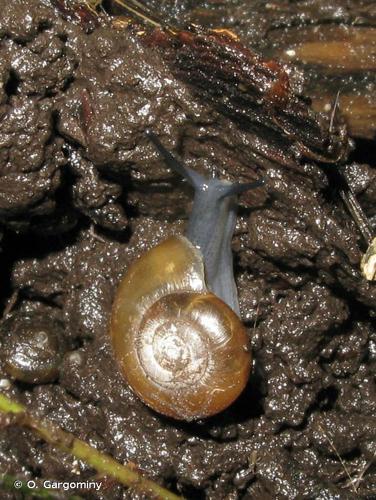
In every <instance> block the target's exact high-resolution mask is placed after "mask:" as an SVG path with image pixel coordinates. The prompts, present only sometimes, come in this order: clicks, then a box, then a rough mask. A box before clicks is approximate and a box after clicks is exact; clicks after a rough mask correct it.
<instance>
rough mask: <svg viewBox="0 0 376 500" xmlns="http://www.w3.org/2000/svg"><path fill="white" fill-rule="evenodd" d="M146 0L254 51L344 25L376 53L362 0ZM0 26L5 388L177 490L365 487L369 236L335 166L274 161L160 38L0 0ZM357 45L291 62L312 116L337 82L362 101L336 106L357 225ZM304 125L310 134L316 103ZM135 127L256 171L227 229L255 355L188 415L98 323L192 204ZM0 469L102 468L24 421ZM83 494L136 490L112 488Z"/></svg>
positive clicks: (209, 165)
mask: <svg viewBox="0 0 376 500" xmlns="http://www.w3.org/2000/svg"><path fill="white" fill-rule="evenodd" d="M71 3H73V2H71ZM59 4H60V8H57V7H56V6H57V5H59ZM149 5H151V6H152V7H155V8H157V9H158V12H159V13H161V15H162V16H164V17H165V18H166V19H168V20H169V22H171V23H176V24H178V25H181V26H183V25H185V24H187V23H188V22H190V21H192V22H195V23H197V22H199V21H200V22H201V23H202V24H205V25H206V26H211V27H218V26H227V27H229V28H231V29H232V30H234V31H236V32H237V33H238V34H239V35H240V36H241V37H242V40H243V41H244V43H245V44H246V45H247V46H249V47H254V48H255V49H257V50H258V51H259V52H260V53H262V54H264V55H265V57H268V58H270V57H274V56H279V57H282V56H281V54H282V55H283V54H285V55H286V50H287V51H290V52H288V54H287V55H288V56H289V57H290V59H291V57H293V56H294V53H293V52H291V50H292V49H291V47H294V50H295V55H296V54H298V56H299V54H300V52H299V50H298V48H299V47H300V45H299V44H302V43H303V41H304V40H305V38H304V36H306V37H307V39H309V40H312V36H313V35H312V30H313V29H314V27H315V26H316V27H317V29H316V33H317V32H318V31H319V32H320V36H319V39H320V40H321V41H322V42H323V43H324V44H325V43H326V40H327V38H326V36H328V37H329V38H330V37H331V38H330V39H333V37H334V35H333V33H335V36H337V37H338V36H339V35H338V32H337V31H336V30H338V29H339V30H340V31H341V33H342V32H343V31H346V30H347V32H348V30H350V28H351V29H354V26H355V27H359V29H364V28H366V29H367V30H368V31H369V33H368V34H367V36H365V37H363V38H362V40H363V42H362V43H363V44H366V45H367V43H369V44H370V46H372V43H371V41H372V36H373V37H375V34H376V28H375V25H376V12H375V8H374V5H373V2H371V1H369V2H366V1H360V2H359V1H357V2H355V1H353V2H352V1H345V0H341V1H340V0H336V1H333V2H331V4H330V5H328V2H321V1H319V0H310V1H302V2H300V1H299V2H285V1H275V2H273V3H268V4H266V3H265V2H257V1H251V0H249V1H245V0H244V1H231V2H219V1H206V2H190V1H182V2H176V1H168V2H163V4H162V5H161V6H159V2H156V1H155V2H149ZM105 7H106V8H107V10H108V11H111V9H112V12H114V13H117V14H119V13H120V12H119V9H118V8H116V7H114V6H113V5H111V2H107V4H105ZM373 29H374V31H372V30H373ZM291 33H292V34H291ZM328 33H329V35H328ZM362 33H363V32H362ZM372 33H373V35H372ZM303 35H304V36H303ZM294 36H295V38H294ZM351 36H352V35H351ZM354 36H355V35H354ZM350 38H351V37H350ZM0 39H1V41H0V79H1V83H2V85H1V86H0V220H1V233H2V240H1V260H2V266H1V283H2V285H1V290H0V293H1V300H2V308H3V320H2V322H1V344H2V347H1V353H2V355H1V367H0V372H1V374H0V387H1V391H2V392H4V393H6V394H7V395H9V396H11V397H13V398H15V399H17V400H19V401H21V402H22V403H24V404H25V405H27V407H28V408H30V410H31V411H32V412H33V413H34V414H35V415H38V416H45V417H48V419H50V420H52V421H53V422H55V423H56V424H58V425H59V426H61V427H62V428H64V429H66V430H68V431H70V432H72V433H74V434H75V435H76V436H78V437H80V438H82V439H84V440H86V441H87V442H89V443H91V444H92V445H94V446H96V447H97V448H98V449H100V450H103V451H105V452H108V453H110V454H111V455H112V456H113V457H115V458H116V459H118V460H119V461H121V462H124V463H127V462H131V463H133V464H135V466H136V467H137V468H138V469H139V470H141V471H143V472H144V473H145V474H146V475H147V476H148V477H150V478H152V479H155V480H156V481H157V482H159V483H160V484H163V485H165V486H166V487H167V488H170V489H171V490H172V491H175V492H177V493H180V494H182V495H184V496H185V497H186V498H192V499H193V498H194V499H200V498H202V499H204V498H207V499H213V500H214V499H215V500H217V499H236V498H242V499H246V498H247V499H251V498H252V499H260V500H261V499H262V500H265V499H269V498H270V499H275V498H277V499H286V498H287V499H293V498H299V499H301V498H307V499H308V498H315V499H316V498H317V499H351V498H367V499H371V498H375V495H376V465H375V452H376V443H375V433H376V430H375V410H376V397H375V396H376V392H375V386H374V368H375V359H376V344H375V342H376V329H375V312H376V309H375V308H376V286H375V285H374V284H372V283H369V282H366V281H365V280H364V279H363V278H362V276H361V274H360V271H359V261H360V257H361V252H362V251H364V242H363V241H362V238H361V235H360V233H359V232H358V230H357V228H356V226H355V224H354V222H353V220H352V219H351V217H350V216H349V214H348V212H347V211H346V209H345V207H344V205H343V204H342V202H341V200H340V198H339V196H338V193H337V190H336V186H335V185H333V182H329V180H328V177H327V175H326V170H325V169H326V168H329V167H328V166H327V165H326V164H325V163H318V162H315V161H312V160H309V159H307V158H305V157H304V154H296V149H294V145H292V144H290V143H288V142H286V140H284V142H283V147H284V149H283V150H282V146H281V144H282V143H279V142H278V141H279V136H278V137H276V138H275V143H276V145H277V146H279V147H281V162H278V160H277V159H276V155H275V154H268V150H267V149H265V148H264V149H263V146H262V145H261V146H260V145H259V142H260V141H261V142H262V141H266V143H267V142H268V140H269V137H268V134H266V133H265V128H258V125H257V126H248V125H247V124H246V125H244V123H240V122H239V121H238V120H237V118H236V116H233V115H231V114H228V113H225V112H222V110H221V108H220V107H218V106H215V103H213V101H212V100H209V99H206V95H205V93H202V92H201V93H200V92H198V91H197V88H195V87H194V85H192V83H190V82H189V81H187V79H186V78H183V77H181V74H180V73H179V72H176V71H173V68H172V67H171V61H170V60H166V58H165V57H163V51H162V52H161V51H159V50H156V49H155V48H154V47H151V46H150V45H146V44H145V43H143V41H142V38H140V36H139V35H138V34H137V33H136V32H135V31H134V30H132V29H124V28H122V29H120V28H117V29H115V28H114V27H113V26H112V25H111V22H110V20H104V19H103V20H101V22H99V23H98V22H96V21H95V17H94V20H93V19H91V18H90V17H89V16H88V17H85V18H84V19H83V18H82V16H81V17H80V16H78V17H77V16H75V15H72V14H71V13H70V12H69V11H66V10H64V9H62V8H61V2H60V3H59V2H52V3H51V2H49V1H48V0H13V1H12V2H11V4H9V2H6V1H5V0H1V1H0ZM374 39H375V38H373V40H374ZM350 42H351V40H350ZM373 44H374V41H373ZM358 45H359V44H358ZM358 45H357V47H358ZM373 47H374V45H373ZM305 48H306V47H305ZM311 48H312V47H311ZM363 48H364V47H363ZM366 48H367V47H366ZM367 50H368V52H366V56H364V57H363V56H362V57H363V59H362V57H361V55H359V59H362V60H364V64H363V66H362V64H360V66H359V64H358V66H357V65H355V63H354V61H353V62H352V65H351V64H350V63H349V64H347V62H346V61H347V59H346V57H344V59H343V64H342V65H339V66H340V67H337V66H338V65H337V66H335V65H333V63H332V62H330V61H329V62H328V61H326V62H325V61H324V62H322V61H321V62H320V63H319V62H317V60H315V59H313V62H312V60H311V59H310V60H308V59H307V60H306V59H304V57H306V55H305V56H304V57H303V56H302V57H301V59H299V58H298V56H297V58H296V60H293V61H290V63H292V64H293V65H292V66H289V72H290V75H291V78H292V79H293V80H294V81H295V83H294V85H295V87H294V88H295V90H294V92H296V93H300V92H301V93H303V94H304V95H305V96H306V97H307V98H309V97H311V98H313V99H314V102H316V104H317V109H319V108H320V102H319V101H320V100H319V99H318V97H319V98H322V99H323V100H322V102H321V104H322V105H323V106H324V107H325V104H328V103H329V104H330V103H332V102H333V96H334V97H335V95H336V93H337V90H338V85H339V82H341V85H342V86H343V88H344V90H343V92H344V94H346V96H348V95H350V97H349V99H351V98H353V99H355V98H357V99H358V100H357V101H356V102H355V104H354V101H353V104H352V105H351V103H350V105H349V106H350V107H349V108H346V109H345V111H346V113H345V114H347V118H346V119H347V120H348V122H351V129H350V139H351V140H350V143H348V142H347V139H346V141H345V142H346V145H347V146H349V149H350V148H351V149H352V151H351V152H346V158H345V161H343V162H342V163H343V164H342V165H341V167H340V168H342V170H343V172H345V173H346V175H347V178H348V180H349V182H350V184H351V186H352V187H353V189H354V191H355V192H356V193H357V195H358V199H359V201H360V203H361V205H362V206H363V208H364V209H365V211H366V213H367V215H368V216H369V217H370V218H371V221H372V220H375V217H374V216H375V213H376V170H375V166H376V160H375V158H376V156H375V152H376V151H375V150H376V148H375V142H374V129H375V123H374V116H375V113H374V109H375V101H374V94H375V91H374V85H375V80H376V78H375V72H374V70H375V67H376V55H375V52H374V49H373V52H372V50H371V52H369V47H368V48H367ZM302 51H303V49H302ZM302 53H303V55H304V54H307V52H304V51H303V52H302ZM322 53H323V52H320V54H321V55H322ZM324 53H325V50H324ZM359 54H363V55H364V54H365V50H363V52H361V53H359ZM316 56H317V57H318V55H317V54H316ZM345 56H346V54H345ZM307 57H308V56H307ZM282 58H283V57H282ZM355 59H357V58H355ZM315 61H316V62H315ZM325 96H326V97H325ZM351 96H352V97H351ZM324 97H325V99H326V101H325V99H324ZM315 99H316V100H315ZM372 99H373V100H372ZM324 101H325V102H324ZM346 102H347V101H346ZM365 102H366V104H365ZM359 103H361V105H360V104H359ZM367 103H368V104H367ZM351 106H352V107H351ZM344 107H346V106H344ZM327 111H328V109H327ZM315 119H317V120H318V122H320V123H321V122H322V123H323V125H320V127H321V129H325V124H328V123H329V120H330V109H329V112H328V113H327V115H325V116H322V117H319V116H317V118H315ZM148 127H149V128H151V129H152V130H153V131H154V132H155V133H156V134H157V135H158V136H159V137H160V138H161V140H162V141H163V142H164V144H165V145H166V147H168V148H170V149H171V150H173V151H175V153H176V154H178V155H180V157H181V158H182V159H183V160H184V161H185V162H186V163H187V164H188V165H190V166H192V167H194V168H196V169H197V170H199V171H201V172H203V173H207V175H211V174H212V172H213V170H215V171H216V172H217V174H218V175H220V176H221V177H223V178H228V179H237V180H243V181H246V180H249V179H254V178H257V177H259V176H260V175H267V179H268V180H267V183H266V186H265V187H264V188H262V189H259V190H257V191H255V192H250V193H247V194H245V195H244V196H243V197H242V199H241V201H240V208H239V215H238V224H237V229H236V234H235V236H234V240H233V251H234V260H235V275H236V281H237V285H238V289H239V295H240V308H241V314H242V318H243V320H244V322H245V324H246V326H247V327H248V333H249V337H250V342H251V345H252V350H253V354H254V358H255V369H254V371H253V374H252V376H251V378H250V380H249V384H248V386H247V388H246V390H245V391H244V393H243V394H242V395H241V397H240V398H239V399H238V400H237V401H236V403H235V404H233V405H232V406H231V407H230V408H229V409H228V410H226V411H225V412H223V413H222V414H220V415H218V416H216V417H213V418H210V419H207V420H205V421H199V422H194V423H181V422H175V421H173V420H169V419H167V418H164V417H161V416H160V415H158V414H156V413H154V412H153V411H151V410H150V409H148V408H147V407H146V406H144V405H143V404H142V403H141V402H140V400H139V399H138V398H137V397H136V396H135V395H134V394H133V393H132V392H131V390H130V389H129V387H128V386H127V385H126V383H125V382H124V381H123V380H122V378H121V376H120V374H119V371H118V369H117V367H116V365H115V363H114V358H113V355H112V352H111V346H110V344H109V338H108V334H107V330H108V322H109V314H110V308H111V303H112V300H113V296H114V292H115V290H116V286H117V284H118V282H119V280H120V278H121V276H122V274H123V273H124V271H125V270H126V269H127V266H128V265H129V264H130V263H131V262H132V261H133V260H134V259H136V258H137V257H138V256H139V255H140V254H141V253H142V252H144V251H145V250H147V249H148V248H150V247H152V246H153V245H155V244H156V243H157V242H158V241H161V240H162V239H163V238H165V237H166V236H168V235H170V234H173V233H181V232H183V231H184V226H185V223H186V220H187V217H188V215H189V209H190V203H191V200H192V192H191V190H190V189H189V188H188V187H187V186H186V185H185V184H184V183H182V182H181V180H180V179H179V178H177V177H176V176H175V175H173V174H172V173H171V172H170V171H168V169H167V168H166V165H165V164H164V163H163V162H162V161H161V160H160V159H159V157H158V155H157V154H156V152H155V150H154V148H153V147H152V146H151V144H150V143H149V142H148V140H147V139H146V138H145V136H144V130H145V129H146V128H148ZM325 130H326V129H325ZM263 134H264V135H263ZM315 137H316V136H315ZM272 139H273V140H274V138H272V137H271V136H270V141H271V140H272ZM319 139H320V138H319ZM319 139H317V141H319ZM257 141H259V142H257ZM256 143H257V145H256V146H255V144H256ZM277 146H276V147H277ZM347 146H346V147H347ZM260 151H262V152H264V154H261V153H260ZM290 153H291V154H290ZM286 158H287V160H286ZM291 158H293V161H292V160H291ZM290 160H291V161H290ZM372 217H373V219H372ZM20 353H21V354H23V355H24V356H25V357H28V356H29V357H30V366H31V369H30V372H28V373H26V374H25V373H22V374H20V373H19V372H17V369H16V368H17V366H16V365H17V359H18V356H19V355H20ZM0 470H1V471H2V472H7V473H8V474H12V475H17V476H20V477H24V478H36V480H37V481H39V480H42V479H45V478H46V479H47V478H48V479H56V480H75V479H77V478H81V479H82V478H83V479H89V478H90V479H91V478H93V477H94V475H95V472H93V470H91V469H89V468H88V467H87V466H85V464H83V463H81V462H78V461H76V460H74V459H73V458H71V457H70V456H67V455H65V454H63V453H62V452H60V451H58V450H56V449H54V448H52V447H50V446H48V445H46V444H45V443H44V442H42V441H41V440H40V439H39V438H37V437H36V436H35V435H34V434H33V433H31V432H30V431H27V430H22V429H21V428H20V427H18V426H14V427H10V428H6V429H3V430H2V431H1V433H0ZM78 493H79V494H80V495H81V496H83V497H85V498H93V499H95V498H101V499H120V498H132V499H136V498H143V495H142V494H140V493H137V492H136V491H133V490H126V489H124V488H122V487H120V486H118V485H115V484H112V483H109V484H108V485H107V489H106V491H102V492H101V493H99V494H95V493H94V492H93V491H90V492H87V493H85V492H82V491H79V492H78ZM0 496H1V498H4V499H11V498H19V497H18V496H17V494H16V493H14V492H5V491H2V492H1V494H0Z"/></svg>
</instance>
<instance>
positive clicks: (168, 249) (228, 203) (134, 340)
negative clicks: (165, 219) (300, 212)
mask: <svg viewBox="0 0 376 500" xmlns="http://www.w3.org/2000/svg"><path fill="white" fill-rule="evenodd" d="M149 136H150V138H151V140H152V141H153V142H154V144H155V145H156V147H157V149H158V150H159V152H160V153H161V155H162V156H163V157H164V159H165V160H166V162H167V164H168V165H169V166H172V167H173V168H174V169H175V170H177V171H178V172H180V173H181V174H182V175H184V176H185V177H186V178H187V179H188V180H189V182H191V183H192V184H193V186H194V188H195V198H194V202H193V208H192V213H191V217H190V220H189V223H188V229H187V237H185V236H172V237H170V238H168V239H166V240H165V241H163V242H161V243H160V244H158V245H156V246H155V247H153V248H152V249H151V250H149V251H148V252H146V253H145V254H143V255H142V256H141V257H140V258H139V259H138V260H136V261H135V262H134V263H133V264H132V265H131V266H130V268H129V269H128V270H127V272H126V274H125V276H124V277H123V279H122V281H121V283H120V285H119V288H118V290H117V293H116V296H115V300H114V304H113V310H112V316H111V326H110V335H111V340H112V345H113V351H114V354H115V358H116V359H117V361H118V364H119V366H120V369H121V371H122V373H123V375H124V377H125V379H126V380H127V382H128V384H129V385H130V387H131V388H132V389H133V391H134V392H135V393H136V394H137V395H138V396H139V397H140V399H142V400H143V401H144V402H145V403H146V404H147V405H149V406H150V407H151V408H153V409H154V410H156V411H157V412H159V413H162V414H164V415H167V416H169V417H173V418H176V419H180V420H193V419H198V418H203V417H208V416H210V415H214V414H216V413H218V412H220V411H222V410H224V409H225V408H227V407H228V406H229V405H230V404H231V403H232V402H233V401H234V400H235V399H236V398H237V397H238V396H239V394H240V393H241V392H242V390H243V389H244V387H245V385H246V383H247V380H248V377H249V373H250V368H251V355H250V352H249V349H248V338H247V333H246V330H245V327H244V325H243V324H242V321H241V320H240V318H239V314H238V313H239V305H238V299H237V291H236V286H235V281H234V277H233V264H232V255H231V246H230V245H231V238H232V234H233V230H234V226H235V218H236V198H237V193H238V192H239V191H243V190H245V189H246V187H245V185H237V184H231V183H229V182H226V181H220V180H218V179H211V180H207V179H205V178H203V177H202V176H201V175H199V174H197V173H196V172H194V171H192V170H190V169H187V168H186V167H184V166H183V165H181V164H176V160H175V158H174V157H172V155H170V153H168V152H167V151H166V150H165V149H164V148H163V146H162V145H161V144H160V142H159V140H158V139H157V138H156V137H155V136H154V135H153V134H151V133H150V135H149ZM259 184H260V183H258V184H257V185H259ZM253 186H254V185H249V186H248V187H247V189H250V188H251V187H253Z"/></svg>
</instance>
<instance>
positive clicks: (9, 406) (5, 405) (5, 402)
mask: <svg viewBox="0 0 376 500" xmlns="http://www.w3.org/2000/svg"><path fill="white" fill-rule="evenodd" d="M0 412H2V413H6V414H9V413H10V414H13V415H17V420H16V423H17V424H19V425H22V426H24V427H28V428H29V429H32V430H33V431H35V432H36V433H37V434H39V436H41V437H42V438H43V439H44V440H45V441H47V442H48V443H50V444H52V445H53V446H56V447H57V448H59V449H60V450H62V451H64V452H66V453H69V454H71V455H73V456H75V457H76V458H78V459H79V460H82V461H84V462H85V463H87V464H88V465H90V466H91V467H93V468H94V469H96V470H97V471H98V472H99V473H100V474H101V475H104V476H109V477H111V478H112V479H115V480H116V481H118V482H119V483H121V484H123V485H124V486H127V487H132V488H135V489H137V490H138V491H142V492H144V493H149V494H150V496H151V497H152V498H153V499H160V500H179V499H180V500H181V498H182V497H179V496H177V495H175V494H174V493H172V492H170V491H168V490H166V489H165V488H162V486H159V485H158V484H157V483H155V482H154V481H151V480H150V479H146V478H145V477H144V476H142V474H141V473H140V472H138V471H135V470H133V469H130V468H129V467H127V466H126V465H122V464H120V463H119V462H117V461H116V460H114V459H113V458H112V457H111V456H110V455H107V454H106V453H102V452H100V451H98V450H96V449H95V448H93V447H92V446H90V445H88V444H87V443H86V442H85V441H82V440H81V439H78V438H75V437H74V436H73V435H72V434H71V433H69V432H66V431H63V430H62V429H60V428H59V427H57V426H56V425H55V424H53V423H51V422H49V421H47V420H45V419H43V420H41V419H37V418H34V417H33V416H32V415H31V414H30V413H29V412H28V411H27V409H26V408H25V407H24V406H23V405H21V404H20V403H17V402H15V401H13V400H12V399H9V398H8V397H7V396H4V395H3V394H0Z"/></svg>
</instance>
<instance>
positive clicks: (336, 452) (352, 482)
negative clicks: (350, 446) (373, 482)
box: [318, 424, 357, 493]
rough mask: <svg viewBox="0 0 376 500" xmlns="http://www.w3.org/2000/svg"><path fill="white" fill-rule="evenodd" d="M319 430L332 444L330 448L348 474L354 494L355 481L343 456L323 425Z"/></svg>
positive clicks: (319, 426)
mask: <svg viewBox="0 0 376 500" xmlns="http://www.w3.org/2000/svg"><path fill="white" fill-rule="evenodd" d="M318 428H319V429H320V431H321V432H322V435H323V436H324V437H325V439H326V440H327V441H328V443H329V444H330V447H331V448H332V450H333V452H334V453H335V455H336V456H337V457H338V460H339V461H340V462H341V465H342V467H343V470H344V471H345V473H346V476H347V477H348V478H349V483H348V484H349V485H351V488H352V490H353V492H354V493H356V492H357V490H356V488H355V485H354V480H353V478H352V477H351V475H350V472H349V469H348V468H347V467H346V464H345V462H344V461H343V459H342V457H341V455H340V454H339V453H338V450H337V448H336V447H335V444H334V443H333V441H332V440H331V439H330V437H329V436H328V434H327V433H326V432H325V431H324V429H323V428H322V427H321V425H320V424H319V425H318Z"/></svg>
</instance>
